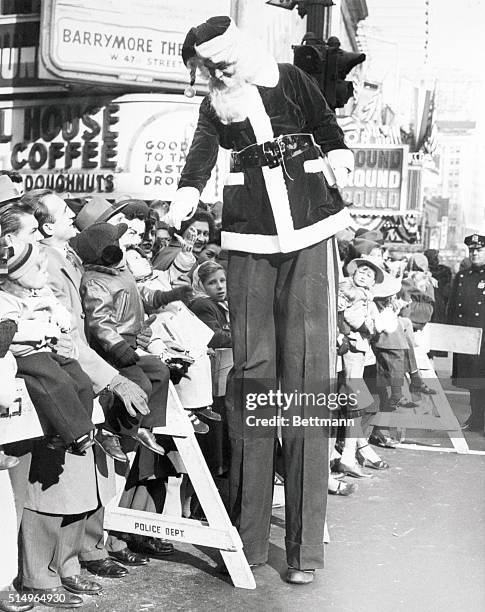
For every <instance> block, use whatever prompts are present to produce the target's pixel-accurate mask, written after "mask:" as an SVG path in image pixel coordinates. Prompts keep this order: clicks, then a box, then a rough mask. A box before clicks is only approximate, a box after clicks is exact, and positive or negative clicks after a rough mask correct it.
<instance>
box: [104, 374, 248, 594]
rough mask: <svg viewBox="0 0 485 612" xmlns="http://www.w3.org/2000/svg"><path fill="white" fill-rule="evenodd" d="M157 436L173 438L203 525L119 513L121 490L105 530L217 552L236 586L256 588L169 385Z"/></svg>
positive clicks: (110, 506)
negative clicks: (163, 422) (163, 423)
mask: <svg viewBox="0 0 485 612" xmlns="http://www.w3.org/2000/svg"><path fill="white" fill-rule="evenodd" d="M155 433H159V434H164V435H168V436H172V437H173V440H174V442H175V445H176V447H177V450H178V452H179V454H180V458H181V460H182V462H183V464H184V466H185V469H186V472H187V474H188V476H189V477H190V480H191V482H192V486H193V487H194V489H195V493H196V495H197V498H198V500H199V502H200V505H201V507H202V509H203V511H204V514H205V516H206V519H207V522H203V521H197V520H193V519H186V518H182V517H179V516H170V515H168V514H155V513H152V512H143V511H140V510H131V509H128V508H120V507H118V503H119V498H120V497H121V494H122V490H120V491H119V494H118V495H117V496H116V497H115V498H114V499H113V500H112V501H111V502H110V503H109V504H108V506H107V507H106V511H105V523H104V527H105V529H112V530H115V531H124V532H127V533H135V534H138V535H145V536H146V535H149V536H152V537H158V538H166V539H170V540H175V541H178V542H185V543H190V544H196V545H200V546H208V547H211V548H218V549H219V550H220V552H221V555H222V558H223V560H224V563H225V565H226V567H227V569H228V571H229V575H230V576H231V579H232V582H233V584H234V586H236V587H239V588H243V589H255V588H256V583H255V581H254V576H253V573H252V571H251V569H250V567H249V565H248V562H247V560H246V557H245V555H244V552H243V545H242V542H241V538H240V537H239V534H238V532H237V530H236V528H235V527H233V525H232V524H231V521H230V520H229V516H228V515H227V512H226V509H225V507H224V504H223V503H222V500H221V498H220V496H219V492H218V490H217V488H216V486H215V484H214V481H213V479H212V475H211V473H210V471H209V469H208V467H207V465H206V463H205V459H204V456H203V455H202V452H201V450H200V448H199V445H198V443H197V440H196V438H195V434H194V430H193V428H192V425H191V423H190V421H189V419H188V417H187V413H186V412H185V411H184V409H183V407H182V405H181V404H180V401H179V399H178V395H177V392H176V390H175V388H174V387H173V385H172V383H170V385H169V399H168V403H167V425H166V426H165V427H159V428H156V429H155Z"/></svg>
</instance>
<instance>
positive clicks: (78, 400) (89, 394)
mask: <svg viewBox="0 0 485 612" xmlns="http://www.w3.org/2000/svg"><path fill="white" fill-rule="evenodd" d="M17 365H18V372H17V376H18V377H19V378H23V379H24V381H25V386H26V387H27V391H28V392H29V395H30V399H31V400H32V403H33V404H34V407H35V409H36V411H37V414H38V416H39V420H40V422H41V425H42V428H43V429H44V431H45V432H46V433H47V432H55V433H58V434H59V435H60V436H61V438H62V439H63V440H64V442H66V443H70V442H72V441H73V440H76V439H77V438H79V437H80V436H82V435H84V434H86V433H88V432H89V431H91V429H93V427H94V425H93V424H92V422H91V415H92V413H93V396H94V395H93V384H92V382H91V380H90V379H89V377H88V375H87V374H85V373H84V372H83V370H82V369H81V366H80V365H79V363H78V362H77V361H76V360H75V359H67V358H65V357H61V356H60V355H56V354H55V353H33V354H31V355H26V356H25V357H18V358H17Z"/></svg>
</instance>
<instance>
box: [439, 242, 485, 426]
mask: <svg viewBox="0 0 485 612" xmlns="http://www.w3.org/2000/svg"><path fill="white" fill-rule="evenodd" d="M465 244H466V245H467V247H468V250H469V254H470V261H471V264H472V265H471V268H468V269H467V270H463V271H460V272H459V273H458V274H457V275H456V277H455V279H454V281H453V285H452V288H451V294H450V300H449V302H448V322H449V323H450V324H452V325H466V326H468V327H481V328H482V330H483V335H482V343H481V347H480V355H464V354H455V355H454V357H453V374H452V378H453V381H454V384H455V385H456V386H459V387H465V388H467V389H469V390H470V405H471V415H470V417H469V418H468V420H467V422H466V423H465V424H464V426H463V429H470V430H473V431H481V432H483V430H484V408H485V401H484V400H483V393H484V390H485V236H481V235H479V234H472V235H471V236H467V237H466V238H465Z"/></svg>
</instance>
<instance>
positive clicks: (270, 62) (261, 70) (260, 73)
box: [252, 50, 280, 87]
mask: <svg viewBox="0 0 485 612" xmlns="http://www.w3.org/2000/svg"><path fill="white" fill-rule="evenodd" d="M257 66H258V70H257V72H256V74H255V75H254V76H253V78H252V82H253V83H254V85H259V86H260V87H276V85H278V81H279V80H280V71H279V69H278V64H277V63H276V60H275V58H274V57H273V56H272V55H270V54H269V53H268V52H267V51H266V50H260V51H259V53H258V58H257Z"/></svg>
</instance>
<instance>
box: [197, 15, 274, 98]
mask: <svg viewBox="0 0 485 612" xmlns="http://www.w3.org/2000/svg"><path fill="white" fill-rule="evenodd" d="M194 48H195V50H196V52H197V54H198V55H199V56H200V57H202V58H205V59H210V60H211V61H212V62H214V64H218V63H220V62H224V61H226V62H227V61H231V62H232V61H236V60H238V58H239V59H241V57H242V58H243V60H242V61H243V63H244V64H247V63H250V64H251V65H252V66H253V67H254V70H255V72H254V74H253V75H252V78H251V82H252V83H253V84H254V85H259V86H260V87H276V85H277V84H278V81H279V80H280V72H279V69H278V64H277V63H276V60H275V58H274V57H273V56H272V55H270V54H269V53H268V51H267V50H266V49H265V48H264V47H263V45H262V44H261V43H260V42H259V41H257V40H251V39H250V38H249V37H246V36H245V34H244V33H243V32H241V30H239V29H238V27H237V26H236V24H235V23H234V22H233V21H231V23H230V25H229V27H228V28H227V30H226V31H225V32H224V34H221V35H220V36H216V37H215V38H213V39H212V40H209V41H207V42H205V43H202V44H201V45H195V46H194Z"/></svg>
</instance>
